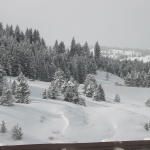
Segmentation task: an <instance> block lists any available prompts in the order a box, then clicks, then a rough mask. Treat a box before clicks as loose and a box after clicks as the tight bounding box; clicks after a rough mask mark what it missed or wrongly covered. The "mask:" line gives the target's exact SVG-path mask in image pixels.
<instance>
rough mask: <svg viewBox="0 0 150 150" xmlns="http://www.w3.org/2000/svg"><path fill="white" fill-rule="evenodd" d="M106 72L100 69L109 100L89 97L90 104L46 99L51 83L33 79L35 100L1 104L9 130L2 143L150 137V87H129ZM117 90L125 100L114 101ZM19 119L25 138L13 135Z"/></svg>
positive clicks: (99, 77)
mask: <svg viewBox="0 0 150 150" xmlns="http://www.w3.org/2000/svg"><path fill="white" fill-rule="evenodd" d="M105 76H106V72H103V71H99V72H98V73H97V75H96V79H97V81H98V82H99V83H101V84H102V86H103V88H104V91H105V93H106V99H107V102H96V101H93V100H92V99H91V98H86V105H87V106H86V107H83V106H79V105H75V104H72V103H67V102H64V101H61V100H50V99H48V100H43V99H42V98H41V97H42V92H43V90H44V89H45V88H48V85H49V83H47V82H41V81H29V85H30V89H31V93H32V95H31V97H30V98H31V100H32V103H31V104H15V105H14V106H12V107H7V106H5V107H4V106H0V122H1V121H2V120H4V121H6V122H7V128H8V132H7V133H6V134H2V133H0V145H12V144H31V143H34V144H35V143H57V142H100V141H112V140H120V141H121V140H144V139H145V140H146V139H150V132H147V131H146V130H145V129H144V124H145V123H146V122H147V121H149V120H150V115H149V114H150V108H149V107H146V106H145V104H144V102H145V101H146V100H147V99H148V98H150V94H149V93H150V89H149V88H136V87H126V86H124V81H123V80H122V79H120V78H119V77H117V76H115V75H113V74H109V80H106V77H105ZM116 83H117V84H116ZM118 85H121V86H118ZM82 87H83V85H81V86H80V92H81V94H82ZM116 94H119V95H120V98H121V103H114V102H113V98H114V97H115V95H116ZM82 97H85V96H83V95H82ZM17 123H18V124H19V125H20V126H21V127H22V129H23V133H24V135H23V139H22V140H21V141H14V140H13V139H12V138H11V129H12V128H13V126H14V125H16V124H17Z"/></svg>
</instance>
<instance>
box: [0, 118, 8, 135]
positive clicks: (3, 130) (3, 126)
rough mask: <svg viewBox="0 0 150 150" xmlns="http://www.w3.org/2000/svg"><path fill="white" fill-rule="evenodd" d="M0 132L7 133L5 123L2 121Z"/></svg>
mask: <svg viewBox="0 0 150 150" xmlns="http://www.w3.org/2000/svg"><path fill="white" fill-rule="evenodd" d="M0 132H1V133H6V132H7V128H6V122H5V121H2V123H1V126H0Z"/></svg>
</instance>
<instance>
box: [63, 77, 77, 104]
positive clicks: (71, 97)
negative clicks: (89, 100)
mask: <svg viewBox="0 0 150 150" xmlns="http://www.w3.org/2000/svg"><path fill="white" fill-rule="evenodd" d="M64 100H65V101H67V102H72V103H75V104H78V102H79V94H78V86H77V84H76V82H75V81H74V82H73V81H71V80H69V81H68V83H67V86H66V89H65V92H64Z"/></svg>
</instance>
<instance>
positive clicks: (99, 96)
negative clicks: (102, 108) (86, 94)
mask: <svg viewBox="0 0 150 150" xmlns="http://www.w3.org/2000/svg"><path fill="white" fill-rule="evenodd" d="M94 100H95V101H106V100H105V93H104V90H103V88H102V86H101V84H99V86H98V87H97V89H96V90H95V92H94Z"/></svg>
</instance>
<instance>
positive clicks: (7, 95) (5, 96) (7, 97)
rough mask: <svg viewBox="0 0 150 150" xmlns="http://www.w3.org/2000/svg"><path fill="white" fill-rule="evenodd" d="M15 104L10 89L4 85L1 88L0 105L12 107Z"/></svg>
mask: <svg viewBox="0 0 150 150" xmlns="http://www.w3.org/2000/svg"><path fill="white" fill-rule="evenodd" d="M14 102H15V99H14V98H13V96H12V92H11V89H10V88H9V87H8V86H7V85H5V87H4V88H3V92H2V96H1V98H0V104H1V105H3V106H12V105H13V103H14Z"/></svg>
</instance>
